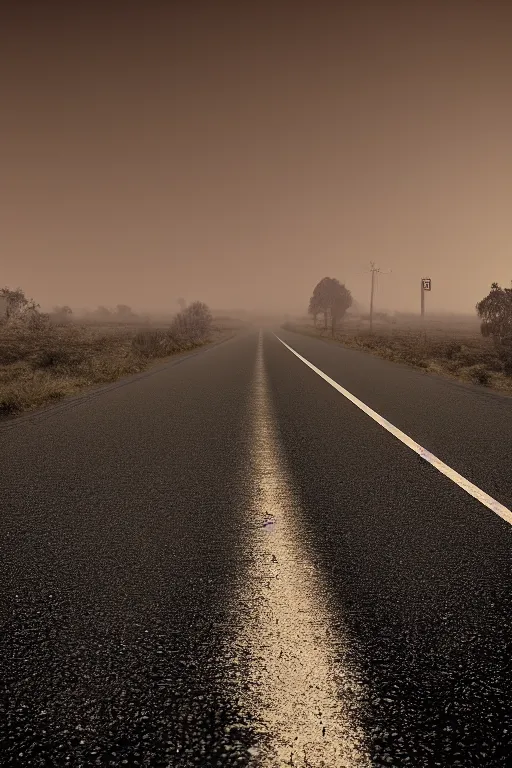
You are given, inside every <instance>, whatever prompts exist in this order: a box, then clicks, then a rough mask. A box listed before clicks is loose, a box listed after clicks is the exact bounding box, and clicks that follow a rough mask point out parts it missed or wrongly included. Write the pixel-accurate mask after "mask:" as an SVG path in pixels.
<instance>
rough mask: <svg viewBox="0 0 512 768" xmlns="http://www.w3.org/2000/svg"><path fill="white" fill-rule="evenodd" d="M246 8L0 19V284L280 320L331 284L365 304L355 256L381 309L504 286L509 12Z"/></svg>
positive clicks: (378, 6)
mask: <svg viewBox="0 0 512 768" xmlns="http://www.w3.org/2000/svg"><path fill="white" fill-rule="evenodd" d="M5 5H7V4H5ZM252 5H253V8H252V9H251V8H250V4H249V3H240V4H239V6H240V7H237V4H235V3H224V4H223V3H211V2H203V3H197V2H194V3H181V4H178V3H167V4H165V3H157V2H147V3H134V2H123V3H115V2H112V3H108V4H107V3H105V4H101V3H92V4H87V3H80V4H79V3H55V2H51V0H48V2H45V3H39V4H37V3H26V2H23V1H22V0H19V2H16V3H11V4H10V6H11V7H10V8H9V9H6V8H3V9H2V11H1V14H2V18H1V19H0V66H1V68H2V72H3V77H2V80H1V84H0V97H1V101H2V105H3V107H2V110H3V116H2V129H1V132H2V140H1V144H0V167H1V168H2V173H1V176H0V195H1V200H0V203H1V206H0V216H1V220H0V231H1V237H2V248H1V255H0V267H1V269H0V273H1V276H0V283H1V284H2V285H8V286H10V287H12V288H14V287H17V286H21V287H22V288H23V289H24V290H25V292H26V293H27V295H30V296H33V297H34V298H35V299H36V300H37V301H39V302H40V303H41V305H42V306H43V307H49V306H52V305H53V304H56V303H64V302H65V303H67V304H70V305H71V306H74V307H94V306H96V305H98V304H104V305H107V306H109V305H110V306H112V305H115V304H117V303H121V302H122V303H126V304H129V305H131V306H132V307H133V308H134V309H136V310H140V311H148V310H155V311H166V310H168V309H169V308H171V309H172V310H174V309H175V308H176V300H177V298H178V297H180V296H183V297H185V298H186V299H187V300H188V301H192V300H194V299H200V300H202V301H205V302H207V303H208V304H209V305H211V306H212V307H216V308H237V307H239V308H245V309H247V310H250V311H252V312H255V311H258V312H291V313H295V312H304V311H306V309H307V303H308V300H309V296H310V295H311V292H312V290H313V287H314V285H315V283H316V282H318V280H320V279H321V278H322V277H324V276H332V277H336V278H338V279H339V280H341V281H342V282H344V283H345V284H346V285H347V286H348V287H349V288H350V290H351V291H352V293H353V295H354V298H355V299H356V300H357V301H358V302H359V303H361V304H362V305H367V304H368V301H369V291H370V273H369V271H368V270H369V262H370V260H373V261H375V262H376V263H377V265H378V266H380V267H381V269H382V270H383V273H382V274H381V275H379V277H378V282H377V293H376V306H377V307H381V308H386V309H390V310H417V311H419V301H420V279H421V278H422V277H430V278H431V279H432V291H431V293H430V294H429V296H428V299H427V305H428V308H430V309H431V310H432V311H434V310H451V311H456V312H472V311H473V310H474V305H475V303H476V301H478V300H479V299H480V298H481V297H482V296H483V295H485V294H486V293H487V292H488V290H489V287H490V284H491V282H493V281H497V282H499V283H501V284H506V285H509V283H510V280H511V278H512V274H511V273H512V270H511V268H510V246H511V236H512V217H511V214H510V204H511V200H512V144H511V141H510V137H511V136H512V102H511V99H510V93H512V45H511V41H512V11H511V9H510V8H509V7H507V6H508V4H507V3H504V2H495V1H494V0H487V1H486V2H485V3H482V2H472V1H471V0H466V2H459V3H457V2H453V3H449V4H448V3H445V2H428V3H427V2H424V3H417V2H416V3H405V2H404V3H393V2H379V3H371V4H370V3H364V2H354V3H333V2H325V3H322V2H320V0H318V2H315V3H304V4H301V3H299V2H296V3H281V4H280V3H278V2H277V0H276V2H275V3H270V2H260V3H254V4H252ZM102 6H103V7H102ZM107 6H108V7H107ZM389 270H391V272H390V273H389ZM384 272H388V274H384Z"/></svg>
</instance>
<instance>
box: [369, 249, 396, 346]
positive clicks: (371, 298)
mask: <svg viewBox="0 0 512 768" xmlns="http://www.w3.org/2000/svg"><path fill="white" fill-rule="evenodd" d="M391 271H392V270H391V269H390V270H389V272H381V270H380V269H379V268H378V267H376V266H375V262H374V261H370V272H371V273H372V290H371V293H370V333H372V332H373V296H374V293H375V273H376V272H381V273H382V274H383V275H389V274H390V273H391Z"/></svg>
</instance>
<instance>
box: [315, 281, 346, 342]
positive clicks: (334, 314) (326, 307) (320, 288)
mask: <svg viewBox="0 0 512 768" xmlns="http://www.w3.org/2000/svg"><path fill="white" fill-rule="evenodd" d="M351 304H352V294H351V293H350V291H349V290H348V288H346V287H345V285H344V284H342V283H340V281H339V280H337V279H336V278H334V277H324V278H323V279H322V280H320V282H319V283H317V285H316V286H315V289H314V291H313V295H312V296H311V299H310V300H309V313H310V314H312V315H313V316H314V317H315V324H316V316H317V314H319V313H320V312H323V314H324V328H327V320H328V317H330V318H331V330H332V333H333V335H334V332H335V330H336V325H337V323H338V321H339V320H341V319H342V318H343V316H344V315H345V312H346V311H347V309H348V308H349V307H350V306H351Z"/></svg>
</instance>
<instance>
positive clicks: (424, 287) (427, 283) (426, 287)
mask: <svg viewBox="0 0 512 768" xmlns="http://www.w3.org/2000/svg"><path fill="white" fill-rule="evenodd" d="M431 289H432V281H431V279H430V277H422V278H421V327H422V329H423V332H425V291H430V290H431Z"/></svg>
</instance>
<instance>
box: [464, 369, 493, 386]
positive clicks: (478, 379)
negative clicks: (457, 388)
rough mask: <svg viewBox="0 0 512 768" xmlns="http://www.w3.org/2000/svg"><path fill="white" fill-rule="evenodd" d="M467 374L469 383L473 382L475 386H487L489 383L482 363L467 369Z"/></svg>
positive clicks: (488, 377)
mask: <svg viewBox="0 0 512 768" xmlns="http://www.w3.org/2000/svg"><path fill="white" fill-rule="evenodd" d="M468 374H469V377H470V379H471V381H473V382H475V384H481V385H482V386H488V385H489V383H490V378H491V377H490V373H489V371H488V370H487V368H486V367H485V365H484V364H483V363H480V364H478V365H473V366H472V367H471V368H469V369H468Z"/></svg>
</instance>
